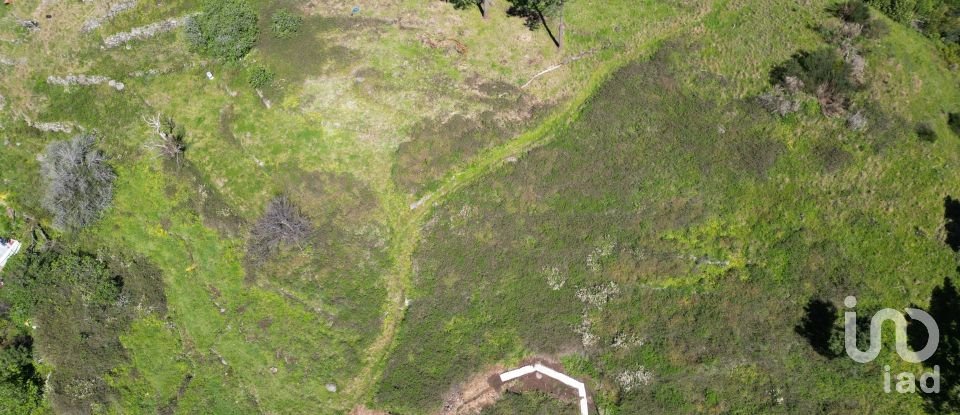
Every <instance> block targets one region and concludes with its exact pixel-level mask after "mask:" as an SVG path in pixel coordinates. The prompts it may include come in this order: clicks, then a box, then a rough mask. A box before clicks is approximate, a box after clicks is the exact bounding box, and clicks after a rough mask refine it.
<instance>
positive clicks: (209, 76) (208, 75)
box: [207, 71, 213, 81]
mask: <svg viewBox="0 0 960 415" xmlns="http://www.w3.org/2000/svg"><path fill="white" fill-rule="evenodd" d="M207 79H209V80H211V81H212V80H213V74H212V73H211V72H210V71H207Z"/></svg>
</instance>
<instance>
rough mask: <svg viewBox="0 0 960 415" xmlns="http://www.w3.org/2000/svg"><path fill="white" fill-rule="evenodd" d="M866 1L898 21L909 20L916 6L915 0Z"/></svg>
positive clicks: (905, 21) (904, 21)
mask: <svg viewBox="0 0 960 415" xmlns="http://www.w3.org/2000/svg"><path fill="white" fill-rule="evenodd" d="M867 2H868V3H869V4H870V5H871V6H873V7H876V8H877V10H880V11H881V12H883V13H884V14H886V15H887V16H890V18H891V19H893V20H896V21H898V22H900V23H907V22H909V21H910V19H912V18H913V11H914V9H915V8H916V6H917V0H868V1H867Z"/></svg>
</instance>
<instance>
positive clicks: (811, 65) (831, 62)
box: [773, 48, 854, 93]
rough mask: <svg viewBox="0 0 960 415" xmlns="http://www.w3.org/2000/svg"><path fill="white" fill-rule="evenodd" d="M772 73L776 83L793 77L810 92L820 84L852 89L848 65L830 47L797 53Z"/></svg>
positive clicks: (836, 88)
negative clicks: (801, 82)
mask: <svg viewBox="0 0 960 415" xmlns="http://www.w3.org/2000/svg"><path fill="white" fill-rule="evenodd" d="M773 75H774V79H775V81H776V83H782V82H784V80H786V79H787V77H795V78H797V79H799V80H801V81H803V88H804V90H805V91H807V92H811V93H813V92H816V90H817V89H818V88H820V87H822V86H827V87H829V88H830V89H833V90H837V91H842V92H847V91H850V90H852V89H854V85H853V83H851V82H850V67H849V66H848V64H847V63H846V62H844V60H843V58H842V57H841V56H840V54H838V53H837V51H836V50H834V49H832V48H828V49H820V50H818V51H814V52H800V53H797V54H795V55H793V57H792V58H791V59H790V60H789V61H787V62H785V63H784V64H783V65H781V66H780V67H778V68H776V69H774V72H773Z"/></svg>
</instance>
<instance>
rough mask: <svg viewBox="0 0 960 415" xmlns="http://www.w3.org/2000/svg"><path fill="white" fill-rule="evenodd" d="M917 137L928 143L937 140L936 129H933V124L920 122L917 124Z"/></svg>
mask: <svg viewBox="0 0 960 415" xmlns="http://www.w3.org/2000/svg"><path fill="white" fill-rule="evenodd" d="M916 131H917V137H919V138H920V139H921V140H923V141H926V142H928V143H932V142H934V141H937V131H936V130H934V129H933V125H932V124H930V123H928V122H922V123H920V124H917V129H916Z"/></svg>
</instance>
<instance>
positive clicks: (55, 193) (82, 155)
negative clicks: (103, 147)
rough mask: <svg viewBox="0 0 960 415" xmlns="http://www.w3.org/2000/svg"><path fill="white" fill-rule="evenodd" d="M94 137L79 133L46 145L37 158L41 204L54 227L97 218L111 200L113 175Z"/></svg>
mask: <svg viewBox="0 0 960 415" xmlns="http://www.w3.org/2000/svg"><path fill="white" fill-rule="evenodd" d="M94 141H95V139H94V137H93V135H90V134H81V135H78V136H76V137H74V138H73V139H71V140H70V141H57V142H54V143H51V144H50V145H49V146H47V149H46V152H45V154H44V157H43V159H42V160H41V161H40V169H41V174H42V175H43V178H44V181H45V182H46V191H45V193H44V196H43V206H44V207H45V208H46V209H47V210H49V211H50V213H52V214H53V218H54V219H53V224H54V226H56V227H57V228H60V229H66V230H75V229H79V228H82V227H84V226H86V225H87V224H90V223H91V222H93V221H95V220H96V219H97V218H99V216H100V213H101V212H102V211H103V210H104V209H106V208H107V207H109V206H110V202H111V201H112V200H113V180H114V179H115V178H116V175H115V174H114V172H113V169H112V168H110V166H109V165H108V164H107V162H106V157H105V156H104V155H103V153H101V152H100V151H99V150H97V149H96V148H95V147H94Z"/></svg>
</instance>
